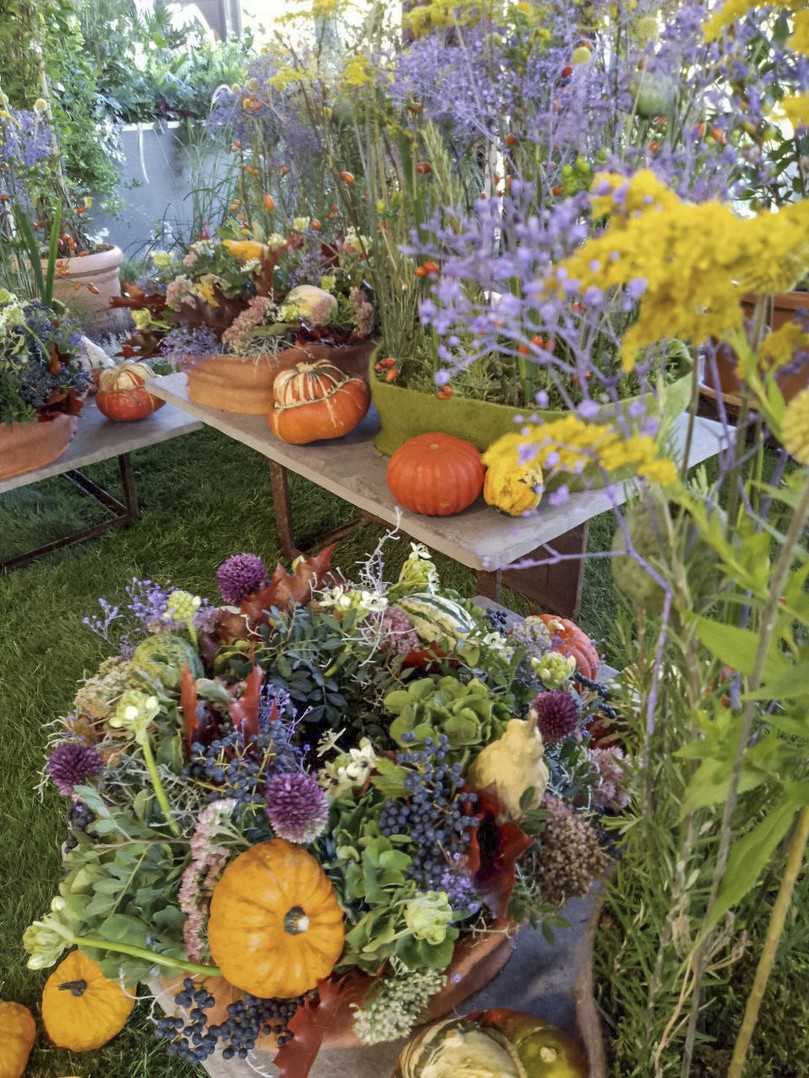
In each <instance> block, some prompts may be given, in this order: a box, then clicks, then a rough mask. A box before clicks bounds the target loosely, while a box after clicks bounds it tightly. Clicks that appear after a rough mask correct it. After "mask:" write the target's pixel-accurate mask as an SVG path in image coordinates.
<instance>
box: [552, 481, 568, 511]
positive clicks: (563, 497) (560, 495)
mask: <svg viewBox="0 0 809 1078" xmlns="http://www.w3.org/2000/svg"><path fill="white" fill-rule="evenodd" d="M569 497H570V491H569V490H568V486H567V483H563V484H562V485H561V487H557V488H556V490H553V491H551V493H550V494H549V495H548V501H549V502H550V503H551V505H554V506H558V505H564V504H565V502H566V501H567V500H568V498H569Z"/></svg>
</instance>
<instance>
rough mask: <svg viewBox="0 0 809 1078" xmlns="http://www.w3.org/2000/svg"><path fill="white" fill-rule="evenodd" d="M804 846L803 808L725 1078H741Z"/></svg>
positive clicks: (808, 826)
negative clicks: (726, 1077)
mask: <svg viewBox="0 0 809 1078" xmlns="http://www.w3.org/2000/svg"><path fill="white" fill-rule="evenodd" d="M807 842H809V808H803V809H801V812H800V815H799V816H798V822H797V825H796V826H795V830H794V831H793V832H792V838H791V839H790V843H789V852H788V855H787V863H786V868H785V870H784V877H783V879H782V880H781V886H780V887H779V888H778V896H777V898H776V900H775V905H774V906H773V908H772V915H771V916H770V923H769V925H768V926H767V935H766V937H765V939H764V949H763V950H762V952H761V956H760V957H759V960H758V965H757V966H756V976H755V979H754V980H753V987H752V988H751V989H750V995H749V996H748V997H747V1004H746V1005H745V1008H744V1018H743V1019H742V1024H741V1027H740V1029H739V1033H738V1036H737V1037H736V1044H735V1045H734V1046H733V1058H732V1059H731V1061H730V1067H729V1068H728V1078H742V1072H743V1069H744V1064H745V1060H746V1058H747V1049H748V1048H749V1047H750V1041H751V1040H752V1037H753V1032H754V1030H755V1028H756V1022H757V1021H758V1013H759V1010H760V1009H761V1001H762V999H763V998H764V992H765V990H766V988H767V982H768V980H769V979H770V974H771V973H772V968H773V965H774V964H775V956H776V952H777V951H778V944H779V943H780V942H781V935H782V933H783V931H784V921H785V920H786V916H787V913H788V912H789V907H790V906H791V905H792V893H793V891H794V890H795V884H796V883H797V881H798V876H799V875H800V871H801V866H802V865H803V855H804V853H805V852H806V844H807Z"/></svg>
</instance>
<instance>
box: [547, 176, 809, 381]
mask: <svg viewBox="0 0 809 1078" xmlns="http://www.w3.org/2000/svg"><path fill="white" fill-rule="evenodd" d="M593 192H594V194H593V198H592V203H593V209H594V212H595V213H596V215H599V216H600V215H601V214H607V215H608V216H609V222H608V225H607V227H606V229H605V230H604V231H603V232H602V233H601V234H600V235H598V236H596V237H594V238H593V239H591V240H589V241H588V242H587V243H585V244H583V245H582V246H581V247H580V248H579V249H578V250H577V251H576V252H575V253H574V254H573V255H571V256H570V257H569V258H567V259H565V260H564V261H563V262H561V263H559V265H558V266H557V267H556V271H555V286H556V287H557V288H559V289H560V290H561V285H562V281H563V279H567V280H568V281H570V280H574V281H576V282H577V283H578V287H579V288H580V290H581V291H585V290H586V289H587V288H591V287H593V288H598V289H602V290H604V289H612V288H622V287H626V286H627V285H629V284H630V283H631V282H638V283H639V285H640V286H641V287H643V288H644V289H645V291H644V292H643V297H642V299H641V300H640V303H639V308H638V317H637V320H636V321H635V323H634V324H633V325H632V326H631V327H630V329H629V330H628V331H627V333H626V334H625V336H624V339H623V342H622V345H621V358H622V362H623V366H624V369H625V370H632V368H633V367H634V365H635V361H636V359H637V356H638V353H639V352H640V351H641V350H642V349H643V348H645V347H647V346H649V345H651V344H654V343H655V342H657V341H660V340H665V339H670V338H672V337H679V338H680V339H681V340H685V341H690V342H691V343H692V344H694V345H699V344H702V343H703V342H704V341H706V340H707V339H708V338H710V337H718V338H725V339H727V338H728V337H729V336H730V335H733V334H735V333H737V332H741V331H742V330H743V328H744V320H743V315H742V309H741V306H740V303H739V301H740V299H741V297H742V295H743V294H744V293H745V292H756V293H759V294H772V293H776V292H786V291H789V290H790V288H792V287H793V286H794V284H795V282H796V281H797V280H798V279H799V278H800V277H801V276H802V274H803V273H804V272H805V270H806V267H807V266H809V201H804V202H800V203H797V204H795V205H792V206H788V207H786V208H785V209H782V210H781V211H780V212H778V213H769V212H765V213H762V214H759V216H757V217H754V218H741V217H738V216H737V215H736V214H735V213H734V212H733V211H732V210H731V209H730V208H729V207H728V206H725V205H722V204H721V203H719V202H704V203H700V204H698V205H694V204H691V203H686V202H683V201H681V199H679V198H678V197H677V196H676V195H675V194H674V193H673V192H672V191H670V190H669V189H668V188H667V187H666V186H665V185H664V184H663V183H662V182H661V181H660V180H658V179H657V177H656V176H655V175H654V174H653V173H652V172H651V171H649V170H642V171H640V172H637V173H636V174H635V175H634V176H632V177H630V178H629V179H627V178H626V177H624V176H616V175H611V174H606V173H601V174H598V175H597V176H596V177H595V180H594V181H593Z"/></svg>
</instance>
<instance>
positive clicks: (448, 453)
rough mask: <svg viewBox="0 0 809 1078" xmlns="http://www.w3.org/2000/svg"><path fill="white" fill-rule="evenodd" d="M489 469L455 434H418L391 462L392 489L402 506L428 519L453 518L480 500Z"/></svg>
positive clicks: (390, 478) (400, 447) (389, 464)
mask: <svg viewBox="0 0 809 1078" xmlns="http://www.w3.org/2000/svg"><path fill="white" fill-rule="evenodd" d="M484 475H485V470H484V468H483V463H482V461H481V459H480V453H479V452H478V450H477V449H476V448H475V446H473V445H472V443H471V442H465V441H463V439H461V438H454V437H453V436H452V435H451V434H439V433H434V434H418V435H416V437H415V438H410V439H408V441H406V442H405V443H404V445H400V446H399V448H398V449H397V450H396V452H395V453H394V454H393V456H392V457H391V458H390V461H389V462H388V475H387V478H388V487H389V488H390V492H391V494H392V495H393V496H394V498H395V499H396V501H397V502H398V503H399V505H402V506H404V508H405V509H410V510H411V511H412V512H414V513H423V514H424V515H425V516H428V517H450V516H454V515H455V513H461V512H463V510H464V509H466V508H467V507H468V506H470V505H471V504H472V502H474V501H476V500H477V498H478V496H479V495H480V492H481V490H482V489H483V478H484Z"/></svg>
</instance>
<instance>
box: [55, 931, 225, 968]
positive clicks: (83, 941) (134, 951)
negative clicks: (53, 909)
mask: <svg viewBox="0 0 809 1078" xmlns="http://www.w3.org/2000/svg"><path fill="white" fill-rule="evenodd" d="M73 942H74V943H75V944H76V946H77V947H92V948H94V949H95V950H98V951H114V952H115V953H116V954H128V955H130V956H131V957H132V958H142V959H143V960H144V961H145V962H153V963H154V964H155V965H156V966H168V968H169V969H183V970H185V971H186V972H187V973H198V974H199V975H200V977H221V976H222V973H221V971H220V970H219V969H217V967H216V966H198V965H197V964H196V963H195V962H187V961H186V960H185V959H184V958H172V957H171V955H167V954H157V953H156V952H155V951H149V950H147V948H146V947H135V946H133V944H131V943H114V942H113V941H112V940H103V939H99V938H97V937H96V936H76V938H75V939H74V940H73Z"/></svg>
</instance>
